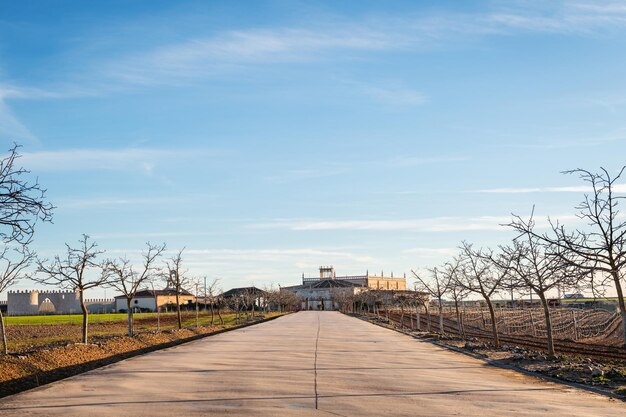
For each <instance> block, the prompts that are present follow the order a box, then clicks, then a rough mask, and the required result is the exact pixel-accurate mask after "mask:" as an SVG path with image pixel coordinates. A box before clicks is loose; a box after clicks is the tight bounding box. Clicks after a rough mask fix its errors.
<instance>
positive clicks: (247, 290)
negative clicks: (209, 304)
mask: <svg viewBox="0 0 626 417" xmlns="http://www.w3.org/2000/svg"><path fill="white" fill-rule="evenodd" d="M244 294H254V295H261V296H264V295H267V292H266V291H263V290H262V289H260V288H257V287H241V288H232V289H230V290H228V291H226V292H225V293H224V294H223V297H225V298H230V297H237V296H241V295H244Z"/></svg>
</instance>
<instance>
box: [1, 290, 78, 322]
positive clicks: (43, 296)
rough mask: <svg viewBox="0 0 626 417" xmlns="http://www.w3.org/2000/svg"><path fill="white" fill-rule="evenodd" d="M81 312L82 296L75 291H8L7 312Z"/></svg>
mask: <svg viewBox="0 0 626 417" xmlns="http://www.w3.org/2000/svg"><path fill="white" fill-rule="evenodd" d="M79 312H80V297H79V294H78V292H74V291H59V290H53V291H38V290H22V291H19V290H18V291H9V292H8V293H7V313H8V314H9V315H10V316H26V315H35V314H40V313H54V314H73V313H79Z"/></svg>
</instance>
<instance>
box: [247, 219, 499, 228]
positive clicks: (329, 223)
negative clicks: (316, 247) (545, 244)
mask: <svg viewBox="0 0 626 417" xmlns="http://www.w3.org/2000/svg"><path fill="white" fill-rule="evenodd" d="M509 220H510V218H509V217H490V216H482V217H472V218H467V217H433V218H426V219H406V220H317V221H316V220H311V221H307V220H298V221H286V220H279V221H275V222H272V223H263V224H258V225H255V226H254V227H257V228H269V229H287V230H293V231H320V230H356V231H380V232H382V231H389V232H393V231H408V232H454V231H472V230H502V229H503V228H502V227H501V226H500V224H502V223H506V222H508V221H509Z"/></svg>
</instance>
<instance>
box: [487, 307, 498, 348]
mask: <svg viewBox="0 0 626 417" xmlns="http://www.w3.org/2000/svg"><path fill="white" fill-rule="evenodd" d="M485 301H486V302H487V307H489V315H490V316H491V332H492V333H493V345H494V346H495V347H500V338H499V337H498V323H497V322H496V312H495V311H494V309H493V305H492V304H491V300H490V299H489V297H485Z"/></svg>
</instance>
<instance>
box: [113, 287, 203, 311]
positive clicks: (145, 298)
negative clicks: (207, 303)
mask: <svg viewBox="0 0 626 417" xmlns="http://www.w3.org/2000/svg"><path fill="white" fill-rule="evenodd" d="M178 298H179V301H180V304H181V305H183V304H190V303H193V302H195V301H196V297H195V296H194V295H193V294H192V293H190V292H189V291H185V290H183V291H182V292H181V294H180V295H179V296H178ZM130 303H131V307H132V309H133V311H135V312H137V311H156V309H157V306H158V307H159V309H160V310H163V308H167V306H176V290H174V289H171V288H165V289H163V290H154V291H152V290H141V291H137V292H136V293H135V296H134V297H133V299H132V300H130ZM115 310H116V311H118V312H126V311H127V310H128V305H127V304H126V297H125V296H123V295H118V296H117V297H115Z"/></svg>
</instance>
